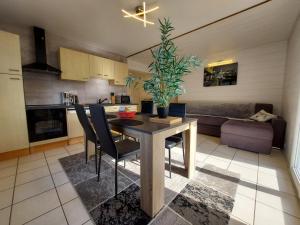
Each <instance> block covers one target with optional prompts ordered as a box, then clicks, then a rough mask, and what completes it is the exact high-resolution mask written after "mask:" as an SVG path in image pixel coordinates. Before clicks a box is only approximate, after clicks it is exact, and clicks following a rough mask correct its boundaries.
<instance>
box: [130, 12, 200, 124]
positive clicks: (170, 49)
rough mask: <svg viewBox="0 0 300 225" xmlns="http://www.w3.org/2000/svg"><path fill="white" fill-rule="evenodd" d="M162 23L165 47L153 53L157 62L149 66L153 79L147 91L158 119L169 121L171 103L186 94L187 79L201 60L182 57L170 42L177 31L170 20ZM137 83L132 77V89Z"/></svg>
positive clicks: (147, 85)
mask: <svg viewBox="0 0 300 225" xmlns="http://www.w3.org/2000/svg"><path fill="white" fill-rule="evenodd" d="M159 23H160V31H161V44H160V45H159V46H158V48H155V49H154V50H151V53H152V57H153V62H152V63H151V64H150V65H149V70H150V73H151V75H152V77H151V79H150V80H146V81H144V90H145V91H146V92H147V93H149V94H150V95H151V96H152V100H153V102H154V104H156V106H157V114H158V116H159V117H160V118H166V117H167V116H168V107H169V104H170V101H171V100H172V99H173V98H175V97H177V96H179V95H181V94H182V93H183V87H182V83H183V80H182V78H183V76H184V75H187V74H189V73H190V72H191V71H192V69H194V68H196V67H199V66H200V60H199V58H198V57H195V56H183V57H180V56H178V55H177V47H176V46H175V44H174V42H173V41H172V39H171V38H170V36H171V32H172V31H173V30H174V27H173V26H172V24H171V22H170V20H169V19H166V18H164V20H163V21H161V20H159ZM137 82H138V81H136V80H135V78H134V77H131V76H129V77H128V78H127V82H126V83H127V86H130V85H132V84H133V83H135V85H136V83H137Z"/></svg>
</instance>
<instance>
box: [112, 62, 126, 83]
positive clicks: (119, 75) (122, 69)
mask: <svg viewBox="0 0 300 225" xmlns="http://www.w3.org/2000/svg"><path fill="white" fill-rule="evenodd" d="M127 76H128V65H127V64H126V63H121V62H114V81H113V83H114V84H115V85H125V84H126V82H125V79H126V77H127Z"/></svg>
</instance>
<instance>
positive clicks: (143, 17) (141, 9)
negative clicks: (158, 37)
mask: <svg viewBox="0 0 300 225" xmlns="http://www.w3.org/2000/svg"><path fill="white" fill-rule="evenodd" d="M157 9H159V7H158V6H156V7H154V8H151V9H148V10H146V2H143V5H142V6H137V7H136V10H135V11H136V13H135V14H132V13H129V12H127V11H126V10H125V9H122V10H121V11H122V12H123V13H124V14H125V15H124V17H125V18H134V19H136V20H138V21H141V22H143V23H144V27H146V26H147V24H150V25H153V24H154V23H153V22H151V21H148V20H147V14H148V13H150V12H153V11H155V10H157Z"/></svg>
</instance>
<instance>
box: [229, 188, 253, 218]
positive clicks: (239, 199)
mask: <svg viewBox="0 0 300 225" xmlns="http://www.w3.org/2000/svg"><path fill="white" fill-rule="evenodd" d="M254 207H255V200H254V199H250V198H247V197H245V196H243V195H239V194H237V195H236V196H235V201H234V206H233V210H232V215H233V216H234V217H236V218H239V219H240V220H242V221H245V222H246V223H247V224H253V219H254Z"/></svg>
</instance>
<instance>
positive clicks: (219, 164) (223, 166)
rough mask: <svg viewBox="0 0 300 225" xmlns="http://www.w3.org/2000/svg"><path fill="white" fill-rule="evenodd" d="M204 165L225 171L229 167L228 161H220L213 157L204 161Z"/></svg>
mask: <svg viewBox="0 0 300 225" xmlns="http://www.w3.org/2000/svg"><path fill="white" fill-rule="evenodd" d="M204 163H205V165H207V166H209V165H212V166H215V167H217V168H220V169H224V170H226V169H227V168H228V166H229V165H230V160H221V159H219V158H217V157H215V156H209V157H208V158H207V159H206V160H205V161H204Z"/></svg>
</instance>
